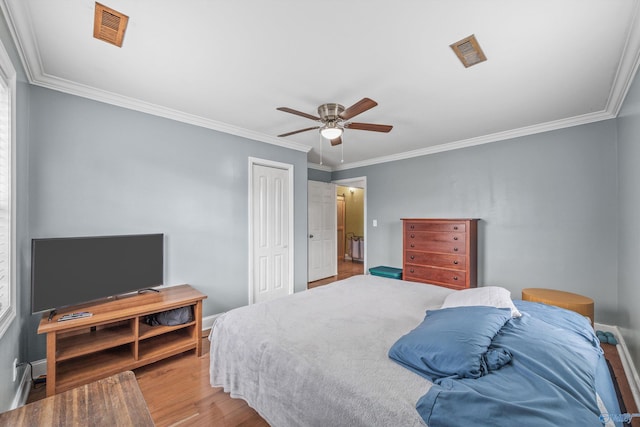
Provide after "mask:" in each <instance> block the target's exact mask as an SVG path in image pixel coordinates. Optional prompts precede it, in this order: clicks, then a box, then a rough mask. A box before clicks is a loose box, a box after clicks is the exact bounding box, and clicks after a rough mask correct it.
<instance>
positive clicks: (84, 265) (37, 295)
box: [31, 234, 164, 313]
mask: <svg viewBox="0 0 640 427" xmlns="http://www.w3.org/2000/svg"><path fill="white" fill-rule="evenodd" d="M163 261H164V235H163V234H137V235H125V236H96V237H68V238H51V239H33V240H32V242H31V311H32V312H33V313H39V312H42V311H46V310H54V309H58V308H62V307H66V306H69V305H75V304H80V303H84V302H89V301H94V300H97V299H101V298H106V297H112V296H116V295H120V294H124V293H128V292H134V291H138V290H141V289H145V288H150V287H153V286H158V285H162V284H163V280H164V278H163V273H164V264H163Z"/></svg>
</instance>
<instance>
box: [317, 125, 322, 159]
mask: <svg viewBox="0 0 640 427" xmlns="http://www.w3.org/2000/svg"><path fill="white" fill-rule="evenodd" d="M318 135H320V164H322V135H321V134H320V132H318Z"/></svg>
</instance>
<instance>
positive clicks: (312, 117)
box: [276, 107, 320, 120]
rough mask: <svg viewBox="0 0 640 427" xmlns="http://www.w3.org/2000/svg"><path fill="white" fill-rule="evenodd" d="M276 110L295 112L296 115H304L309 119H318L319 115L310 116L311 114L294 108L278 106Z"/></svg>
mask: <svg viewBox="0 0 640 427" xmlns="http://www.w3.org/2000/svg"><path fill="white" fill-rule="evenodd" d="M276 110H279V111H284V112H285V113H290V114H295V115H296V116H302V117H306V118H307V119H311V120H320V117H316V116H312V115H311V114H307V113H303V112H302V111H298V110H294V109H292V108H288V107H278V108H276Z"/></svg>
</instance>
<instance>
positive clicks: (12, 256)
mask: <svg viewBox="0 0 640 427" xmlns="http://www.w3.org/2000/svg"><path fill="white" fill-rule="evenodd" d="M0 75H1V78H2V79H3V80H5V83H6V85H7V90H8V92H9V115H10V117H9V135H8V136H9V141H8V143H7V156H8V160H7V162H8V163H7V166H8V169H9V170H8V181H9V188H8V194H7V200H8V201H9V202H8V203H9V208H10V211H9V230H8V232H9V241H8V242H7V246H8V248H7V250H8V252H9V253H8V262H9V264H8V266H7V270H8V271H7V273H8V275H9V280H8V287H9V289H8V292H9V307H8V309H7V311H5V312H4V313H0V314H1V316H0V338H2V337H3V336H4V333H5V332H6V331H7V329H9V326H10V325H11V324H12V323H13V320H14V319H15V318H16V313H17V308H16V306H17V300H16V294H17V288H16V224H15V223H16V200H15V195H16V179H15V170H16V159H15V155H14V152H15V140H16V110H17V109H16V70H15V68H14V67H13V63H12V62H11V58H9V54H8V53H7V51H6V49H5V48H4V45H3V44H2V43H1V42H0Z"/></svg>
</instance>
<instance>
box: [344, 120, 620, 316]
mask: <svg viewBox="0 0 640 427" xmlns="http://www.w3.org/2000/svg"><path fill="white" fill-rule="evenodd" d="M616 171H617V153H616V125H615V121H614V120H610V121H605V122H599V123H594V124H590V125H585V126H579V127H573V128H569V129H564V130H558V131H554V132H548V133H544V134H538V135H533V136H528V137H523V138H518V139H513V140H508V141H503V142H496V143H491V144H486V145H480V146H475V147H470V148H466V149H460V150H454V151H448V152H443V153H439V154H433V155H429V156H423V157H419V158H413V159H407V160H401V161H396V162H391V163H385V164H378V165H372V166H368V167H363V168H358V169H352V170H347V171H339V172H334V173H333V176H332V178H333V179H334V180H335V179H344V178H350V177H359V176H366V177H367V216H368V224H367V251H368V252H367V254H368V260H367V264H368V265H369V266H370V267H373V266H376V265H390V266H396V267H400V266H401V265H402V231H401V221H400V218H403V217H418V218H419V217H426V218H429V217H431V218H439V217H445V218H446V217H462V218H467V217H468V218H479V219H481V221H480V223H479V243H478V245H479V260H478V261H479V262H478V264H479V272H478V274H479V277H478V282H479V285H481V286H482V285H498V286H504V287H505V288H507V289H509V290H510V291H511V293H512V296H513V297H514V298H520V296H521V295H520V292H521V290H522V289H523V288H527V287H546V288H555V289H562V290H566V291H570V292H578V293H581V294H584V295H587V296H589V297H591V298H593V299H594V300H595V301H596V302H597V303H596V307H595V310H596V321H598V322H603V323H610V324H614V323H615V322H616V320H617V309H618V288H617V281H618V279H617V252H618V246H617V241H618V239H617V221H618V208H617V200H618V199H617V175H616ZM374 219H377V221H378V227H377V228H374V227H372V225H371V223H372V220H374Z"/></svg>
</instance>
